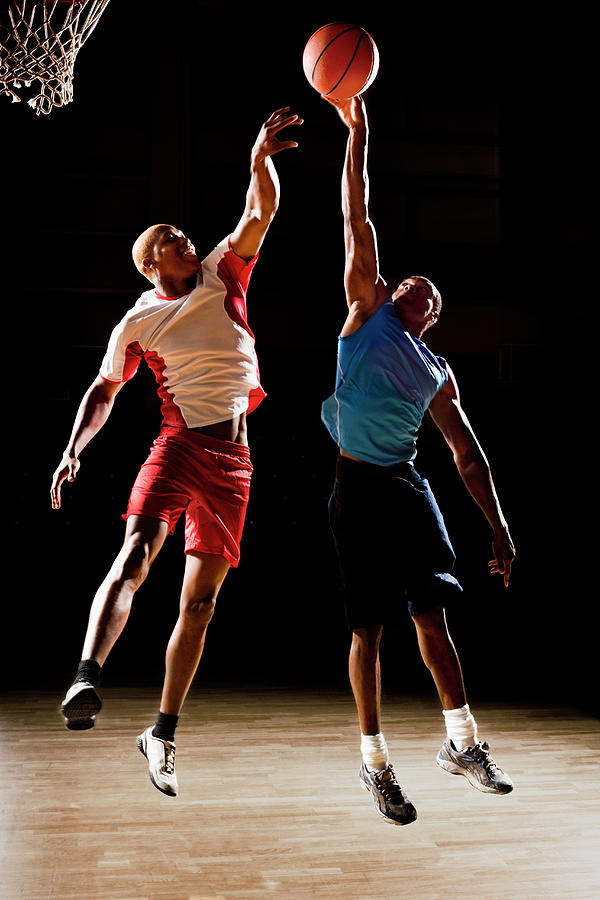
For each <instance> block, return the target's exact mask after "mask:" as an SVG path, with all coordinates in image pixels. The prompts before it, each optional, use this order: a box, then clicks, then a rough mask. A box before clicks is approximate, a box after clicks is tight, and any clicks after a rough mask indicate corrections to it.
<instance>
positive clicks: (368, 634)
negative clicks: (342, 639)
mask: <svg viewBox="0 0 600 900" xmlns="http://www.w3.org/2000/svg"><path fill="white" fill-rule="evenodd" d="M382 632H383V627H382V626H381V625H373V626H371V627H369V628H354V629H353V630H352V646H353V648H354V649H355V650H359V651H363V652H370V653H376V652H377V651H378V650H379V644H380V642H381V635H382Z"/></svg>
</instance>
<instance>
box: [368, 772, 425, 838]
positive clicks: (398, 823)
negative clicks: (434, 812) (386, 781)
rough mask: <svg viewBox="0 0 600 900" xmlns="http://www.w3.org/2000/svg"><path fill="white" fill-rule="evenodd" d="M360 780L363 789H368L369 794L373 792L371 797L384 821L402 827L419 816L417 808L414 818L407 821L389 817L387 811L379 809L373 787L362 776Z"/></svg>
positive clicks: (376, 810)
mask: <svg viewBox="0 0 600 900" xmlns="http://www.w3.org/2000/svg"><path fill="white" fill-rule="evenodd" d="M359 781H360V786H361V788H362V789H363V791H366V792H367V794H371V798H372V799H373V805H374V806H375V812H376V813H379V815H380V816H381V818H382V819H383V821H384V822H387V823H388V825H398V826H400V827H401V826H402V825H410V824H411V822H414V821H415V819H416V818H417V811H416V810H415V814H414V816H413V818H412V819H407V820H406V822H398V820H397V819H390V818H388V816H386V814H385V813H382V812H381V810H380V809H379V806H378V805H377V803H375V798H374V797H373V794H372V793H371V788H370V787H369V786H368V785H367V784H365V783H364V781H363V780H362V778H360V777H359Z"/></svg>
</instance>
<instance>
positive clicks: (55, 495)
mask: <svg viewBox="0 0 600 900" xmlns="http://www.w3.org/2000/svg"><path fill="white" fill-rule="evenodd" d="M79 465H80V463H79V460H78V459H77V457H76V456H67V455H66V454H65V455H64V456H63V458H62V459H61V461H60V465H59V466H58V468H57V470H56V471H55V473H54V475H53V476H52V486H51V488H50V499H51V501H52V509H60V492H61V488H62V484H63V481H65V480H67V481H75V477H76V475H77V472H78V471H79Z"/></svg>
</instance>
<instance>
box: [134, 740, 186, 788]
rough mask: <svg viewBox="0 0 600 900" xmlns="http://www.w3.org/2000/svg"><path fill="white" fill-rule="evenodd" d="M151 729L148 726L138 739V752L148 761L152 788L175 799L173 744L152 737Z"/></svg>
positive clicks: (176, 786) (175, 782) (175, 781)
mask: <svg viewBox="0 0 600 900" xmlns="http://www.w3.org/2000/svg"><path fill="white" fill-rule="evenodd" d="M153 727H154V726H153V725H150V727H149V728H146V730H145V731H143V732H142V733H141V734H140V736H139V737H138V739H137V746H138V750H139V751H140V753H143V754H144V756H145V757H146V759H147V760H148V774H149V776H150V781H151V782H152V784H153V785H154V787H155V788H158V790H159V791H162V792H163V794H167V795H168V796H169V797H176V796H177V791H178V790H179V786H178V784H177V776H176V775H175V744H173V743H172V742H171V741H165V740H164V739H163V738H157V737H154V735H153V734H152V729H153Z"/></svg>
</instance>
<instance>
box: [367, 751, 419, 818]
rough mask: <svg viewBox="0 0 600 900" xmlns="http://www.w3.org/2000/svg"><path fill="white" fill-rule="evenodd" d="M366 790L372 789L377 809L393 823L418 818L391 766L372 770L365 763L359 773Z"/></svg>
mask: <svg viewBox="0 0 600 900" xmlns="http://www.w3.org/2000/svg"><path fill="white" fill-rule="evenodd" d="M358 776H359V778H360V783H361V786H362V788H363V790H365V791H370V793H371V796H372V797H373V800H374V802H375V809H376V810H377V812H378V813H379V815H380V816H383V818H384V819H385V821H386V822H390V823H391V824H392V825H408V823H409V822H414V820H415V819H416V818H417V811H416V809H415V808H414V806H413V805H412V803H411V802H410V800H409V799H408V797H407V796H406V794H405V793H404V791H403V790H402V788H401V787H400V785H399V784H398V782H397V781H396V776H395V774H394V770H393V768H392V767H391V766H388V767H387V768H386V769H381V770H380V771H378V772H372V771H371V770H370V769H367V767H366V766H365V764H364V763H363V764H362V766H361V768H360V772H359V773H358Z"/></svg>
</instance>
